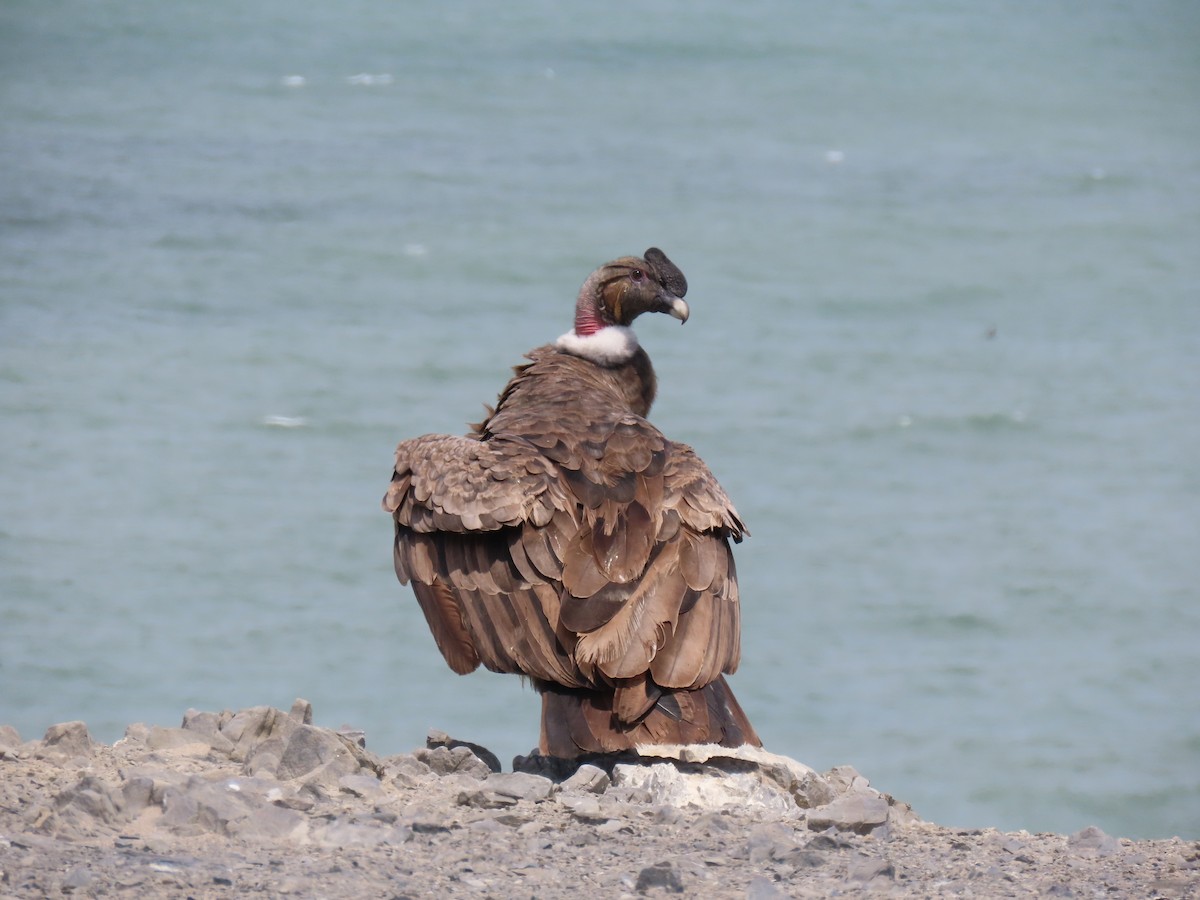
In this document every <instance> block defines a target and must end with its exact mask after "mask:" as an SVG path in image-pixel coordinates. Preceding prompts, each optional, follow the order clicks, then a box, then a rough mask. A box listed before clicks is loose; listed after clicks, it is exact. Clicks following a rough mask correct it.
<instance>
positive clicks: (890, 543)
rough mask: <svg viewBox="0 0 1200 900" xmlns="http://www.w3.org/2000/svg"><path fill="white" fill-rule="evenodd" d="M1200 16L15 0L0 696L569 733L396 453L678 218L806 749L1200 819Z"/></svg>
mask: <svg viewBox="0 0 1200 900" xmlns="http://www.w3.org/2000/svg"><path fill="white" fill-rule="evenodd" d="M1197 47H1200V7H1197V6H1196V5H1195V4H1194V3H1189V2H1186V0H1178V2H1166V0H1148V2H1145V3H1138V4H1125V3H1116V2H1107V0H1099V2H1092V3H1087V4H1077V3H1076V4H1073V3H1048V4H1039V5H1030V4H1023V3H1013V2H998V3H989V4H971V3H964V2H929V3H921V4H907V5H905V6H904V7H903V8H901V7H898V6H897V5H895V4H888V3H879V2H867V0H859V2H844V3H837V4H782V3H766V2H750V3H743V4H726V3H720V4H718V3H711V2H699V3H682V2H678V0H661V2H652V3H646V4H627V3H622V4H616V5H613V4H604V5H595V6H578V5H567V4H556V3H549V2H540V3H538V2H531V3H519V4H514V5H510V6H507V7H503V8H501V7H497V6H495V5H493V4H484V3H480V2H473V3H472V2H467V3H457V4H441V5H434V4H416V3H406V2H396V3H387V2H381V0H354V2H348V3H341V4H310V5H304V4H296V3H286V2H282V0H257V2H249V3H246V2H241V3H233V2H226V0H220V2H215V3H210V4H203V5H195V4H191V5H183V4H164V3H157V2H149V0H131V2H125V3H121V4H115V3H92V2H82V0H64V2H55V3H46V2H33V0H12V2H8V3H5V4H3V6H2V7H0V114H2V120H3V125H0V423H2V424H0V427H2V429H3V440H2V441H0V471H2V472H3V477H2V478H0V721H3V722H6V723H11V724H13V725H15V726H17V727H18V728H19V729H20V730H21V732H22V734H23V735H24V736H25V737H27V738H32V737H38V736H40V735H41V733H42V731H43V730H44V729H45V727H46V726H48V725H49V724H52V723H54V722H58V721H64V720H69V719H83V720H85V721H86V722H88V724H89V726H90V727H91V729H92V731H93V734H94V735H95V736H96V737H97V738H100V739H103V740H105V741H113V740H115V739H117V738H118V737H120V735H121V733H122V730H123V728H124V726H125V725H126V724H127V723H129V722H134V721H145V722H153V723H160V724H173V723H175V721H176V720H177V719H178V718H179V716H180V715H181V714H182V712H183V711H184V710H185V709H187V708H188V707H195V708H199V709H221V708H239V707H241V706H246V705H252V704H259V703H270V704H274V705H277V706H287V705H289V704H290V703H291V702H292V700H293V698H295V697H297V696H303V697H306V698H308V699H309V700H311V701H313V703H314V704H315V709H316V715H317V719H318V721H320V722H321V723H322V724H326V725H332V726H338V725H341V724H343V723H345V724H351V725H354V726H357V727H361V728H363V729H365V731H366V733H367V738H368V746H370V747H371V748H373V749H375V750H377V751H379V752H382V753H391V752H402V751H406V750H409V749H411V748H413V747H414V746H418V745H420V744H421V743H422V742H423V739H424V735H425V731H426V729H427V728H428V727H431V726H433V727H439V728H442V729H444V730H446V731H449V732H451V733H453V734H455V735H456V736H461V737H463V738H467V739H471V740H475V741H478V742H480V743H483V744H485V745H487V746H489V747H492V748H493V749H495V750H497V751H498V752H499V753H500V754H501V755H502V756H506V755H508V756H511V755H512V754H514V753H518V752H525V751H527V750H528V749H529V748H530V747H531V746H532V745H533V744H534V742H535V741H536V734H537V717H538V706H539V704H538V701H537V699H536V697H535V696H534V695H533V694H532V693H531V692H529V691H528V690H527V689H525V688H523V687H522V686H521V684H520V683H519V680H518V679H515V678H505V677H502V676H496V675H491V674H488V673H482V674H476V675H473V676H470V677H468V678H465V679H463V678H459V677H457V676H455V675H453V674H452V673H451V672H450V671H449V670H448V669H447V668H446V667H445V665H444V664H443V663H442V661H441V658H440V657H439V656H438V654H437V652H436V650H435V648H434V646H433V642H432V640H431V639H430V637H429V635H428V633H427V631H426V628H425V625H424V623H423V620H422V618H421V616H420V613H419V610H418V609H417V607H416V604H415V602H414V601H413V600H412V598H411V596H410V594H409V593H408V592H407V590H405V589H402V588H401V587H400V586H399V585H398V584H397V583H396V582H395V580H394V576H393V574H392V571H391V549H390V544H391V533H390V524H389V521H388V519H387V517H386V516H385V515H384V514H383V513H382V512H380V510H379V498H380V496H381V495H382V492H383V490H384V487H385V485H386V483H387V481H388V477H389V475H390V473H391V454H392V449H393V447H394V445H395V443H396V442H397V441H398V440H399V439H401V438H404V437H410V436H414V435H417V434H421V433H424V432H429V431H450V432H461V431H462V430H463V429H464V427H465V423H466V422H468V421H475V420H476V419H477V418H478V416H479V414H480V410H481V408H482V404H483V403H485V402H490V401H492V400H493V399H494V398H495V395H496V393H497V391H498V390H499V389H500V387H501V386H502V385H503V382H504V380H505V379H506V377H507V374H508V366H510V365H512V364H514V363H516V362H518V361H519V360H520V355H521V354H522V353H523V352H524V351H525V350H526V349H528V348H530V347H532V346H535V345H537V344H540V343H543V342H545V341H547V340H550V339H552V338H554V337H555V336H557V335H558V334H560V333H562V332H563V331H565V330H566V329H567V327H568V325H569V323H570V316H571V308H572V303H573V300H574V296H575V292H576V290H577V288H578V285H579V284H580V282H581V281H582V280H583V278H584V277H585V276H586V275H587V273H588V272H589V271H590V270H591V269H592V268H593V267H594V266H595V265H597V264H598V263H600V262H602V261H604V260H606V259H609V258H612V257H614V256H618V255H621V254H625V253H630V252H634V253H637V252H641V251H642V250H644V249H645V248H646V247H648V246H650V245H658V246H661V247H663V248H664V249H665V250H666V251H667V253H668V254H669V255H670V256H671V257H672V258H673V259H674V260H675V261H676V262H677V263H678V264H679V265H680V267H681V268H682V269H683V270H684V272H686V274H687V277H688V280H689V282H690V285H691V289H690V291H689V295H688V300H689V301H690V302H691V304H692V311H693V314H692V319H691V321H689V322H688V323H687V325H686V326H685V327H683V328H680V327H679V325H678V323H676V322H675V321H673V320H668V319H666V318H665V317H658V318H656V319H652V320H648V321H641V322H639V326H640V327H639V333H640V334H641V336H642V341H643V343H644V344H645V345H646V346H647V348H648V349H649V351H650V352H651V355H652V356H653V358H654V359H655V362H656V365H657V367H658V370H659V376H660V395H659V401H658V406H657V407H656V410H655V412H654V413H653V415H652V418H653V419H654V420H655V422H656V423H657V424H658V425H659V426H660V427H661V428H663V429H664V431H666V432H667V433H668V434H669V435H670V436H672V437H674V438H676V439H678V440H683V441H686V442H688V443H690V444H692V445H694V446H695V447H696V448H697V450H698V451H699V452H700V454H701V455H702V456H704V458H705V459H706V460H707V461H708V462H709V464H710V465H711V467H712V468H713V470H714V471H715V472H716V474H717V476H718V477H719V478H720V479H721V480H722V482H723V483H724V485H725V486H726V488H727V490H728V491H729V493H730V495H731V496H732V497H733V499H734V501H735V503H737V505H738V508H739V510H740V511H741V512H742V514H743V515H744V517H745V519H746V521H747V523H748V524H749V526H750V529H751V531H752V532H753V537H752V538H751V539H749V540H748V541H747V542H746V543H745V544H743V545H742V546H741V547H739V549H738V556H737V559H738V569H739V574H740V577H741V582H742V596H743V600H744V604H745V612H744V631H745V634H744V642H743V664H742V668H741V669H740V671H739V672H738V674H737V675H736V676H735V677H734V679H733V682H732V683H733V687H734V689H735V691H736V692H737V694H738V696H739V697H740V699H741V700H742V703H743V706H745V708H746V710H747V711H748V713H749V715H750V717H751V719H752V720H753V721H754V722H755V724H756V725H757V727H758V729H759V731H760V732H761V734H762V736H763V738H764V739H765V741H766V743H767V745H768V747H769V748H771V749H773V750H776V751H778V752H781V753H785V754H787V755H789V756H793V757H795V758H797V759H800V760H802V761H804V762H807V763H809V764H810V765H813V766H815V767H817V768H827V767H829V766H832V765H837V764H841V763H851V764H853V765H855V766H856V767H857V768H859V770H860V771H862V772H863V773H865V774H866V775H867V776H868V777H870V778H871V779H872V782H873V783H874V784H875V785H876V786H877V787H878V788H880V789H881V790H884V791H887V792H890V793H892V794H894V795H895V796H897V797H899V798H901V799H903V800H906V801H908V802H911V803H912V804H913V805H914V807H915V808H916V809H917V811H918V812H919V813H920V814H921V815H923V816H925V817H926V818H929V819H932V820H935V821H938V822H940V823H943V824H947V825H957V826H967V827H982V826H989V825H994V826H998V827H1002V828H1006V829H1018V828H1027V829H1030V830H1056V831H1066V832H1070V831H1074V830H1077V829H1079V828H1081V827H1083V826H1085V825H1088V824H1096V825H1099V826H1100V827H1102V828H1103V829H1104V830H1105V831H1108V832H1109V833H1112V834H1116V835H1121V836H1130V837H1161V836H1170V835H1172V834H1180V835H1183V836H1188V837H1200V690H1197V688H1196V685H1197V684H1198V683H1200V602H1198V601H1200V588H1198V587H1197V585H1198V584H1200V463H1198V462H1197V461H1198V460H1200V361H1198V360H1200V288H1198V285H1200V104H1198V103H1197V96H1200V54H1198V53H1197V49H1196V48H1197Z"/></svg>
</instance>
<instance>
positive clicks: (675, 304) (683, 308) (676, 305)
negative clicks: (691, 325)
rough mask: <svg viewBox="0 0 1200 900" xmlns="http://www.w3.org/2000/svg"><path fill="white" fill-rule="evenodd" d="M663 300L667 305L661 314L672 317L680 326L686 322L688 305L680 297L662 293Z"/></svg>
mask: <svg viewBox="0 0 1200 900" xmlns="http://www.w3.org/2000/svg"><path fill="white" fill-rule="evenodd" d="M663 300H664V301H665V302H666V304H667V308H666V309H665V310H663V312H666V313H669V314H670V315H672V316H674V317H675V318H676V319H678V320H679V323H680V324H681V325H682V324H683V323H684V322H686V321H687V320H688V312H689V310H688V305H687V303H686V302H685V301H684V299H683V298H682V297H676V296H675V295H674V294H666V293H664V295H663Z"/></svg>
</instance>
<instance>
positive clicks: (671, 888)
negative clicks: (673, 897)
mask: <svg viewBox="0 0 1200 900" xmlns="http://www.w3.org/2000/svg"><path fill="white" fill-rule="evenodd" d="M652 888H662V889H664V890H665V891H666V892H667V893H670V894H682V893H683V879H682V878H680V877H679V872H678V870H676V868H675V866H673V865H672V864H671V863H669V862H660V863H655V864H654V865H652V866H647V867H646V868H644V869H642V871H640V872H638V877H637V884H636V885H635V889H636V890H637V892H638V893H639V894H644V893H646V892H647V891H649V890H651V889H652Z"/></svg>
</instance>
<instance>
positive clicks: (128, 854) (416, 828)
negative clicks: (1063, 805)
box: [0, 700, 1200, 900]
mask: <svg viewBox="0 0 1200 900" xmlns="http://www.w3.org/2000/svg"><path fill="white" fill-rule="evenodd" d="M364 744H365V742H364V741H363V739H362V735H361V734H359V733H355V732H347V731H341V732H339V731H333V730H330V729H327V728H321V727H318V726H315V725H313V724H312V708H311V706H310V705H309V704H308V703H306V702H304V701H302V700H298V701H297V702H296V704H295V705H294V706H293V707H292V709H291V711H289V712H284V711H281V710H277V709H273V708H270V707H265V706H264V707H254V708H252V709H246V710H242V711H240V712H236V713H234V712H229V711H225V712H220V713H216V712H196V711H192V710H189V711H188V712H187V713H186V714H185V715H184V717H183V723H182V725H181V726H180V727H159V726H146V725H140V724H139V725H131V726H130V727H129V728H128V730H127V731H126V734H125V737H124V738H123V739H121V740H119V741H117V742H116V744H114V745H112V746H108V745H105V744H99V743H96V742H95V741H93V740H92V738H91V736H90V735H89V734H88V730H87V727H86V725H84V724H83V723H82V722H68V723H64V724H60V725H55V726H52V727H51V728H50V729H49V730H48V731H47V732H46V734H45V736H44V737H43V738H42V739H41V740H32V741H23V740H22V739H21V737H20V735H18V734H17V733H16V731H15V730H14V729H12V728H10V727H8V726H0V897H59V896H64V895H70V896H78V897H91V896H131V897H151V898H153V897H184V896H187V897H196V898H201V897H232V896H238V895H242V894H246V893H259V894H265V895H270V896H274V895H287V896H297V897H329V898H362V897H387V898H402V897H413V898H416V897H425V896H450V897H495V898H505V897H536V898H568V897H570V898H575V897H580V896H592V897H597V898H599V897H605V898H607V897H639V896H660V895H666V894H679V895H683V896H694V897H705V898H709V897H712V898H725V897H729V898H733V897H737V898H755V900H760V898H763V900H765V898H772V897H829V896H844V895H875V894H883V895H888V896H898V897H907V896H913V897H952V896H971V897H982V896H987V897H1044V896H1059V897H1098V896H1103V897H1118V896H1129V897H1171V898H1174V897H1191V896H1200V843H1198V842H1196V841H1191V840H1186V841H1185V840H1181V839H1179V838H1175V839H1172V840H1165V841H1130V840H1125V839H1117V838H1114V837H1110V836H1109V835H1106V834H1104V833H1103V832H1102V831H1100V830H1099V829H1096V828H1086V829H1084V830H1082V831H1080V832H1079V833H1077V834H1074V835H1070V836H1064V835H1054V834H1029V833H1027V832H1015V833H1001V832H997V831H995V830H992V829H975V830H954V829H948V828H942V827H940V826H937V825H934V824H931V823H928V822H924V821H922V820H921V819H920V818H918V816H917V815H916V814H914V812H913V811H912V809H910V808H909V806H908V805H907V804H904V803H901V802H898V801H897V800H895V799H893V798H892V797H890V796H888V795H886V794H883V793H880V792H879V791H877V790H875V789H874V788H873V787H871V785H870V784H869V782H868V781H867V779H866V778H864V777H863V776H861V775H860V774H859V773H857V772H856V771H854V769H852V768H850V767H849V766H841V767H838V768H835V769H832V770H831V771H829V772H824V773H818V772H815V771H814V770H812V769H810V768H808V767H807V766H805V765H803V764H801V763H799V762H796V761H795V760H791V759H788V758H786V757H782V756H776V755H773V754H769V753H765V752H763V751H755V750H750V749H749V748H744V749H743V750H741V751H738V752H737V753H732V752H731V751H729V750H727V749H724V748H713V747H710V748H696V747H688V748H682V749H681V750H680V751H679V752H678V753H677V754H676V755H675V756H676V758H672V759H664V758H661V757H658V758H651V757H620V758H599V759H595V760H591V761H588V762H586V763H584V764H582V765H580V764H578V763H566V762H565V761H563V760H555V759H547V758H544V757H539V756H536V755H534V756H530V757H517V759H516V760H514V766H513V770H511V771H507V772H505V771H501V765H500V763H499V761H498V760H497V759H496V758H495V756H494V755H492V754H491V753H490V752H488V751H487V750H486V749H484V748H482V747H479V746H476V745H474V744H469V743H464V742H461V741H456V740H454V739H452V738H450V737H448V736H446V735H444V734H439V733H432V734H430V736H429V740H428V743H427V746H426V747H424V748H421V749H418V750H416V751H414V752H413V753H411V754H403V755H397V756H389V757H379V756H377V755H375V754H373V753H371V752H369V751H368V750H366V749H365V746H364Z"/></svg>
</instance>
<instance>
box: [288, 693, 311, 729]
mask: <svg viewBox="0 0 1200 900" xmlns="http://www.w3.org/2000/svg"><path fill="white" fill-rule="evenodd" d="M288 716H289V718H291V719H292V720H293V721H296V722H299V723H300V724H301V725H311V724H312V704H311V703H309V702H308V701H307V700H305V699H303V698H301V697H297V698H296V699H295V701H294V702H293V703H292V708H291V711H290V712H288Z"/></svg>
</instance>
